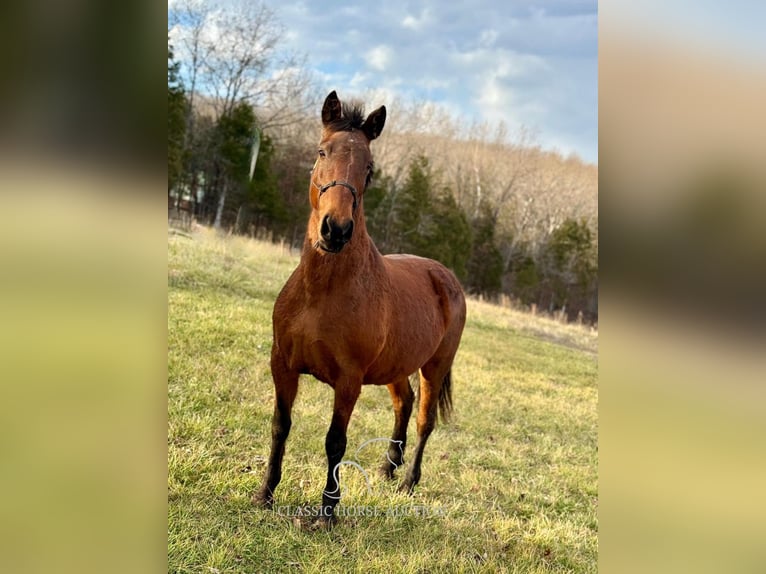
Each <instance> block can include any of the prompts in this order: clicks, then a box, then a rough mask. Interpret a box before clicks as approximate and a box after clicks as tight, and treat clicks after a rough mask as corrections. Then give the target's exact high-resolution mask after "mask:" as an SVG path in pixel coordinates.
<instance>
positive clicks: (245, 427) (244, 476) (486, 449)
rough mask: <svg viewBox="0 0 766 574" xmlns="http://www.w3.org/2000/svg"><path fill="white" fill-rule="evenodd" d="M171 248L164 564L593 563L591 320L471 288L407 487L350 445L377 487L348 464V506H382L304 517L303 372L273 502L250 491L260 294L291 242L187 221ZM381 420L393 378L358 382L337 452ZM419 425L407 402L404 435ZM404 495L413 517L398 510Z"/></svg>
mask: <svg viewBox="0 0 766 574" xmlns="http://www.w3.org/2000/svg"><path fill="white" fill-rule="evenodd" d="M168 258H169V261H168V287H169V294H168V307H169V309H168V338H169V340H168V416H169V422H168V570H169V571H170V572H184V573H185V572H205V573H207V572H213V573H218V572H220V573H224V572H282V571H285V572H347V571H348V572H354V571H360V572H413V573H414V572H433V573H436V572H595V571H596V559H597V551H598V546H597V544H598V543H597V536H598V522H597V516H596V514H597V506H598V502H597V408H596V407H597V400H598V394H597V386H596V377H597V360H596V350H597V337H596V335H595V334H594V333H592V332H590V331H589V330H587V329H586V328H583V327H579V326H566V325H560V324H558V323H555V322H553V321H551V320H548V319H544V318H539V317H531V316H529V315H525V314H522V313H519V312H516V311H512V310H510V309H504V308H500V307H495V306H492V305H489V304H485V303H480V302H477V301H469V305H468V321H467V324H466V329H465V332H464V335H463V341H462V344H461V347H460V351H459V352H458V355H457V358H456V361H455V365H454V367H453V381H454V383H453V393H454V395H453V399H454V404H455V415H454V419H453V421H452V423H451V424H449V425H446V426H445V425H440V426H438V427H437V430H436V431H434V433H433V434H432V435H431V438H430V440H429V443H428V446H427V448H426V452H425V459H424V462H423V476H422V479H421V482H420V484H419V485H418V487H417V488H416V491H415V494H414V496H412V497H408V496H406V495H402V494H399V493H397V492H396V485H397V482H398V480H397V481H394V482H393V483H392V482H387V481H384V480H382V479H380V478H378V477H377V475H375V473H374V469H376V468H377V466H378V464H379V462H380V460H381V459H382V456H383V452H384V450H385V445H383V444H382V443H376V444H373V445H370V446H368V447H366V448H365V449H363V450H362V451H361V452H360V454H359V457H358V460H359V462H360V464H361V465H362V466H363V467H364V468H366V469H368V470H369V471H370V476H371V491H372V492H371V493H368V491H367V488H366V483H365V480H364V478H363V476H362V473H361V472H359V471H358V470H356V469H353V468H351V467H344V468H343V470H342V482H343V485H344V488H345V493H344V497H343V500H342V501H341V505H343V506H345V508H346V509H347V511H348V513H349V514H350V512H351V507H363V508H364V509H365V512H373V511H376V510H377V511H378V512H379V514H381V515H379V516H349V515H347V516H341V517H340V519H339V522H338V524H337V525H336V526H335V528H333V529H332V530H331V531H329V532H324V531H320V532H312V531H306V530H305V529H302V528H300V527H298V521H297V520H296V519H293V518H292V517H291V516H290V514H291V512H292V513H293V514H294V511H291V512H288V511H287V508H286V507H287V506H290V507H291V508H292V509H295V508H296V507H303V506H304V505H313V506H316V505H318V504H319V501H320V497H321V490H322V487H323V482H324V475H325V472H326V470H325V465H326V461H325V456H324V436H325V433H326V432H327V428H328V425H329V421H330V416H331V410H330V409H331V404H332V390H331V389H330V388H329V387H328V386H326V385H323V384H321V383H319V382H317V381H316V380H314V379H313V378H311V377H303V378H302V379H301V387H300V390H299V393H298V400H297V402H296V406H295V408H294V413H293V428H292V432H291V435H290V439H289V440H288V443H287V453H286V455H285V460H284V467H283V470H284V472H283V479H282V483H281V484H280V486H279V488H278V489H277V494H276V506H275V509H276V508H277V507H281V510H279V511H276V510H275V511H265V510H261V509H258V508H255V507H253V506H251V504H250V496H251V494H252V493H253V491H255V490H256V489H257V488H258V487H259V486H260V482H261V478H262V474H263V471H264V467H265V460H266V457H267V456H268V449H269V445H270V420H271V413H272V397H273V390H272V383H271V376H270V371H269V353H270V347H271V309H272V305H273V302H274V299H275V297H276V295H277V293H278V292H279V289H280V288H281V286H282V284H283V283H284V281H285V280H286V278H287V277H288V275H289V274H290V272H291V271H292V269H293V268H294V267H295V265H296V264H297V261H298V258H297V255H296V254H292V255H291V254H289V253H287V252H286V250H281V249H280V248H279V247H278V246H273V245H271V244H267V243H258V242H253V241H249V240H246V239H242V238H237V237H220V238H219V237H216V236H215V235H214V234H213V233H212V232H210V231H209V230H206V229H197V230H195V231H194V232H193V233H192V234H191V235H177V234H171V235H169V239H168ZM392 426H393V413H392V410H391V405H390V399H389V396H388V391H387V390H386V389H385V388H382V387H381V388H378V387H365V388H364V389H363V391H362V395H361V397H360V399H359V401H358V403H357V406H356V409H355V411H354V414H353V416H352V419H351V424H350V427H349V434H348V449H347V453H346V459H347V460H353V459H354V451H355V450H356V448H357V447H358V446H359V445H361V444H362V443H363V442H364V441H365V440H368V439H371V438H376V437H386V436H389V434H390V432H391V428H392ZM414 427H415V421H414V417H413V420H412V421H411V424H410V430H409V436H410V440H411V441H412V440H414V436H415V429H414ZM411 444H414V443H412V442H411ZM399 474H402V471H401V470H400V471H399ZM398 478H399V477H398ZM407 505H414V507H417V509H418V510H419V512H420V513H421V515H415V513H414V510H413V507H409V513H408V514H405V515H393V513H394V512H397V511H398V512H400V513H401V512H402V508H404V509H407V508H408V506H407ZM368 509H369V510H368ZM387 512H390V513H392V515H386V513H387Z"/></svg>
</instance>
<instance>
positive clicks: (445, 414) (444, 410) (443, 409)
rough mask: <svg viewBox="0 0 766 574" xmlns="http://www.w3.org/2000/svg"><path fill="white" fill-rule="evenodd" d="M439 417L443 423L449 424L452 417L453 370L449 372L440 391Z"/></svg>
mask: <svg viewBox="0 0 766 574" xmlns="http://www.w3.org/2000/svg"><path fill="white" fill-rule="evenodd" d="M439 417H440V418H441V421H442V423H448V422H449V420H450V418H451V417H452V369H451V368H450V370H449V371H447V374H446V375H444V379H443V380H442V388H441V390H440V391H439Z"/></svg>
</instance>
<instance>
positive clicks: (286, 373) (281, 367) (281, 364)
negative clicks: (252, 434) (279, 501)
mask: <svg viewBox="0 0 766 574" xmlns="http://www.w3.org/2000/svg"><path fill="white" fill-rule="evenodd" d="M271 375H272V377H273V379H274V391H275V398H274V415H273V417H272V419H271V452H270V454H269V464H268V466H267V467H266V474H265V476H264V477H263V484H262V485H261V488H260V490H259V491H258V492H257V493H255V495H253V498H252V501H253V504H255V505H257V506H264V507H267V508H270V507H271V506H272V505H273V504H274V491H275V490H276V488H277V485H278V484H279V481H280V480H281V479H282V457H283V456H284V454H285V443H286V442H287V437H288V435H289V434H290V427H291V426H292V409H293V402H294V401H295V395H296V394H297V393H298V377H299V375H298V373H296V372H295V371H292V370H291V369H289V368H288V367H287V364H286V363H285V361H284V358H283V357H282V356H281V354H280V353H279V352H278V350H277V347H276V345H274V347H273V348H272V352H271Z"/></svg>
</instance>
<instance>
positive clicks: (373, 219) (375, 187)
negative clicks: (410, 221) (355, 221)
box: [363, 168, 393, 253]
mask: <svg viewBox="0 0 766 574" xmlns="http://www.w3.org/2000/svg"><path fill="white" fill-rule="evenodd" d="M392 191H393V185H392V183H391V178H390V177H388V176H386V175H384V174H383V172H382V171H380V169H377V168H376V169H375V172H374V173H373V176H372V182H370V185H369V186H368V187H367V189H366V190H365V192H364V199H363V205H364V217H365V221H366V223H367V233H369V235H370V237H372V240H373V241H374V242H375V245H376V246H377V248H378V249H379V250H380V252H381V253H390V252H391V251H392V250H391V249H390V246H389V235H390V233H389V229H388V224H389V215H390V214H391V206H392V197H393V194H392Z"/></svg>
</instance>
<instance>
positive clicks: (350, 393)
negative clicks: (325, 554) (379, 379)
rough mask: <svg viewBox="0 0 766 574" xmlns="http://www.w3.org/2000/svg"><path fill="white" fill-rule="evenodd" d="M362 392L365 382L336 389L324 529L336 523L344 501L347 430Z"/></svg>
mask: <svg viewBox="0 0 766 574" xmlns="http://www.w3.org/2000/svg"><path fill="white" fill-rule="evenodd" d="M361 390H362V379H361V377H359V378H353V379H345V380H344V381H342V382H339V383H337V384H336V385H335V404H334V406H333V413H332V422H331V423H330V430H329V431H328V432H327V438H326V439H325V452H326V453H327V484H325V487H324V491H323V492H322V509H321V512H320V514H319V523H320V525H325V526H329V525H330V524H332V523H333V522H334V520H335V514H334V512H335V506H336V505H337V504H338V501H339V500H340V482H339V480H340V463H341V461H342V460H343V455H344V454H345V453H346V429H348V422H349V420H350V419H351V413H352V412H353V410H354V405H356V400H357V399H358V398H359V393H360V391H361Z"/></svg>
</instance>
